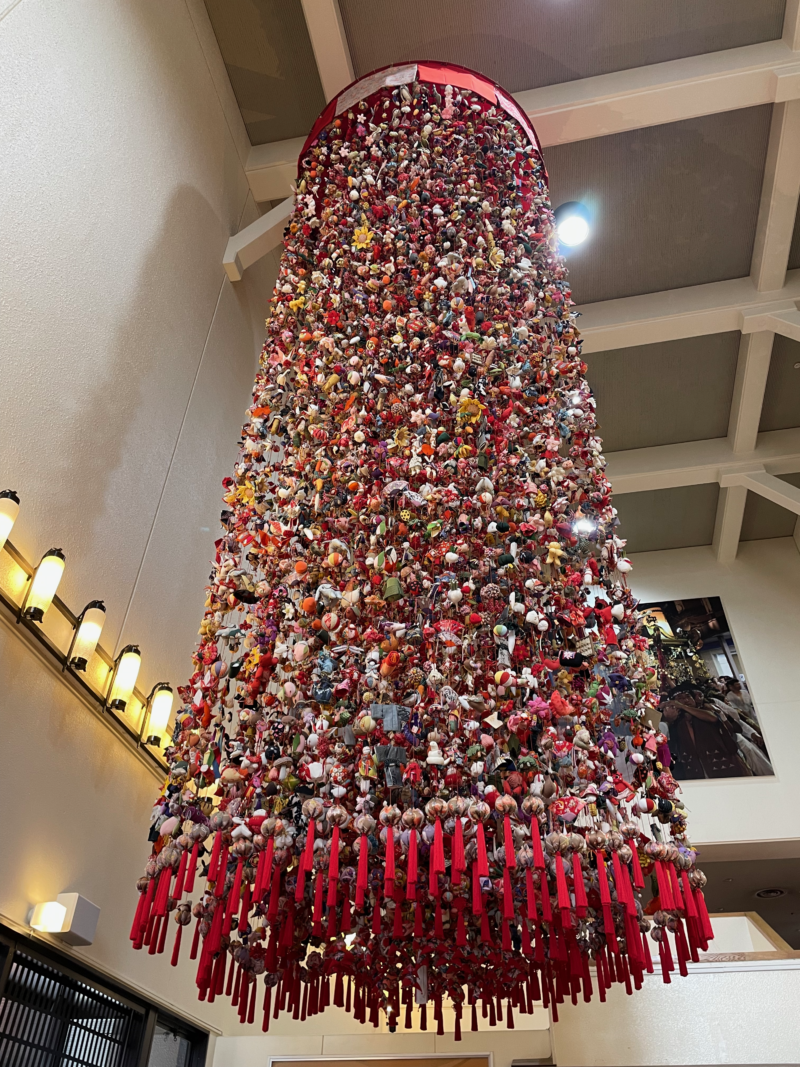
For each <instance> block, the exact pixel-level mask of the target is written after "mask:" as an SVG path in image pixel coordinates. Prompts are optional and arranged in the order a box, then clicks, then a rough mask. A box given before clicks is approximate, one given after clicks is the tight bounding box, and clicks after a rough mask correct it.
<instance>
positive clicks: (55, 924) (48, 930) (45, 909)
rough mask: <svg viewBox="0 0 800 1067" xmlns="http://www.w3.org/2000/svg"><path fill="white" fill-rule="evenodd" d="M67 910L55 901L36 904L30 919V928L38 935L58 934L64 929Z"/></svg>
mask: <svg viewBox="0 0 800 1067" xmlns="http://www.w3.org/2000/svg"><path fill="white" fill-rule="evenodd" d="M66 917H67V909H66V908H65V907H64V905H63V904H59V902H58V901H57V900H48V901H46V902H45V903H44V904H37V905H36V907H35V908H34V909H33V914H32V915H31V918H30V926H31V929H33V930H38V931H39V933H40V934H58V933H61V931H62V929H63V928H64V920H65V919H66Z"/></svg>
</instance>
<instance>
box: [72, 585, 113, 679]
mask: <svg viewBox="0 0 800 1067" xmlns="http://www.w3.org/2000/svg"><path fill="white" fill-rule="evenodd" d="M105 621H106V606H105V604H104V603H103V601H102V600H92V601H91V603H89V604H87V605H86V607H85V608H84V609H83V611H82V612H81V613H80V615H79V617H78V622H77V625H76V627H75V635H74V637H73V639H72V646H71V648H70V650H69V665H70V667H72V669H73V670H76V671H85V670H86V668H87V667H88V665H89V660H90V659H91V658H92V656H93V655H94V650H95V649H96V648H97V642H98V641H99V640H100V634H101V633H102V632H103V623H104V622H105Z"/></svg>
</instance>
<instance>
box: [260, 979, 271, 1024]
mask: <svg viewBox="0 0 800 1067" xmlns="http://www.w3.org/2000/svg"><path fill="white" fill-rule="evenodd" d="M271 1006H272V986H267V988H266V989H265V990H264V1021H263V1022H262V1024H261V1029H262V1031H263V1032H264V1033H265V1034H266V1032H267V1031H268V1030H269V1012H270V1007H271Z"/></svg>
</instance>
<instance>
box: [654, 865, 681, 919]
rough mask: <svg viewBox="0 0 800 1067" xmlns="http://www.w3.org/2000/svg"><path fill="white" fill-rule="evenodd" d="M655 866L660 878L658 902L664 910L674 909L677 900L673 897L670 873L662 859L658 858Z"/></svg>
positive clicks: (657, 875) (658, 878) (657, 876)
mask: <svg viewBox="0 0 800 1067" xmlns="http://www.w3.org/2000/svg"><path fill="white" fill-rule="evenodd" d="M655 868H656V878H657V880H658V902H659V904H660V905H661V907H662V908H663V909H664V911H674V910H675V908H676V902H675V901H674V900H673V899H672V884H671V882H670V880H669V874H668V873H667V871H666V869H665V867H664V864H663V862H662V861H661V860H656V862H655Z"/></svg>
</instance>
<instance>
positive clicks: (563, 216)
mask: <svg viewBox="0 0 800 1067" xmlns="http://www.w3.org/2000/svg"><path fill="white" fill-rule="evenodd" d="M554 216H555V220H556V233H557V234H558V240H559V243H560V244H562V245H566V247H567V248H574V247H575V245H580V244H583V242H584V241H585V240H586V238H587V237H588V236H589V234H590V232H591V226H590V225H589V212H588V210H587V209H586V207H585V206H584V205H583V204H579V203H578V201H577V200H569V201H568V202H567V203H566V204H561V205H560V206H559V207H557V208H556V210H555V212H554Z"/></svg>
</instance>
